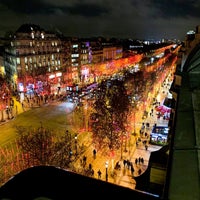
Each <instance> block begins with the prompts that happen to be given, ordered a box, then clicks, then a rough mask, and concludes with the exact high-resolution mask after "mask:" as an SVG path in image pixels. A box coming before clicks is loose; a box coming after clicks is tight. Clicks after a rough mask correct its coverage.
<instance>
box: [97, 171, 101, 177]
mask: <svg viewBox="0 0 200 200" xmlns="http://www.w3.org/2000/svg"><path fill="white" fill-rule="evenodd" d="M97 173H98V179H100V178H101V170H100V169H99V170H98V172H97Z"/></svg>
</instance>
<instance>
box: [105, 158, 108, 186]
mask: <svg viewBox="0 0 200 200" xmlns="http://www.w3.org/2000/svg"><path fill="white" fill-rule="evenodd" d="M105 167H106V182H107V181H108V161H106V163H105Z"/></svg>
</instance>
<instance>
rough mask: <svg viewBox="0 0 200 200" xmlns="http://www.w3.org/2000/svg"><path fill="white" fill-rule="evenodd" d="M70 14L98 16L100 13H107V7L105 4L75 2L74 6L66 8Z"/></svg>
mask: <svg viewBox="0 0 200 200" xmlns="http://www.w3.org/2000/svg"><path fill="white" fill-rule="evenodd" d="M67 10H68V11H69V12H70V14H72V15H79V16H83V17H99V16H102V14H106V13H109V9H108V8H106V7H105V6H100V5H95V4H81V3H78V4H75V5H74V6H72V7H70V8H67Z"/></svg>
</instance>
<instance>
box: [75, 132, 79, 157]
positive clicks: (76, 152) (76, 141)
mask: <svg viewBox="0 0 200 200" xmlns="http://www.w3.org/2000/svg"><path fill="white" fill-rule="evenodd" d="M74 139H75V150H76V155H77V153H78V151H77V135H75V137H74Z"/></svg>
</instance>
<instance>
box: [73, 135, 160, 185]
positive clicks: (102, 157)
mask: <svg viewBox="0 0 200 200" xmlns="http://www.w3.org/2000/svg"><path fill="white" fill-rule="evenodd" d="M132 137H134V136H132ZM84 140H85V141H83V144H84V145H85V146H86V150H85V152H84V156H86V157H87V161H86V165H85V167H83V165H82V158H83V155H81V157H78V159H77V160H76V161H75V162H74V163H73V167H74V170H75V171H76V172H77V173H80V174H82V175H86V176H91V177H92V178H96V179H101V180H103V181H106V171H107V174H108V178H107V181H108V182H110V183H113V184H117V185H120V186H123V187H128V188H131V189H135V185H136V182H135V180H134V177H137V176H139V169H141V174H142V173H143V172H144V171H145V170H146V169H147V167H148V162H149V157H150V153H151V152H152V151H157V150H158V149H160V148H161V146H156V145H150V144H149V145H148V149H147V150H146V149H145V146H144V144H142V142H141V143H139V144H138V146H137V147H136V145H135V144H133V143H132V144H131V145H130V147H127V151H126V152H125V151H124V150H123V152H122V151H121V150H120V149H119V150H118V151H117V152H115V155H114V156H111V155H110V153H109V152H107V151H106V150H102V151H99V152H98V151H97V153H96V157H95V158H94V155H93V150H94V146H93V145H92V141H91V137H90V135H87V137H86V138H84ZM129 148H130V149H129ZM136 158H137V159H138V158H143V160H144V162H143V163H141V162H140V163H137V164H136V163H135V160H136ZM123 160H129V161H130V162H132V163H133V167H134V173H133V175H132V173H131V170H130V168H128V167H127V166H125V167H124V165H123ZM118 161H119V164H120V166H121V169H114V168H115V165H116V163H117V162H118ZM106 162H108V168H107V170H106V165H105V164H106ZM89 164H91V166H92V169H93V172H94V174H93V175H92V174H90V173H89V171H90V170H89ZM99 170H100V171H101V178H99V177H98V171H99Z"/></svg>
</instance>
